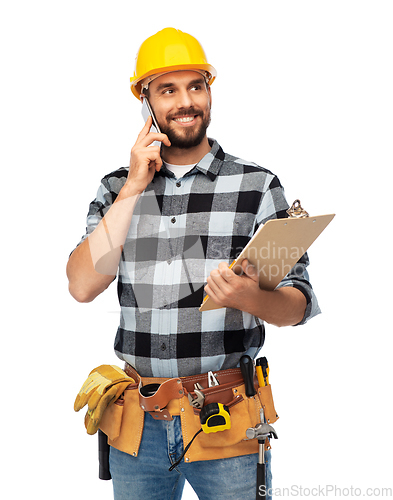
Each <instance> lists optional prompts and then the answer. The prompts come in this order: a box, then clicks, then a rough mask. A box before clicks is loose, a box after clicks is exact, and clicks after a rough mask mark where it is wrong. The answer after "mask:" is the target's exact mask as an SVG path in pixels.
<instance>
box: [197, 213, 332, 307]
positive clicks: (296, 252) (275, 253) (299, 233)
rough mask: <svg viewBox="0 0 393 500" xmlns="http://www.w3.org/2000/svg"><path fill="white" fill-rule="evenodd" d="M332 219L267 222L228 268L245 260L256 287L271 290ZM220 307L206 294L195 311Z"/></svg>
mask: <svg viewBox="0 0 393 500" xmlns="http://www.w3.org/2000/svg"><path fill="white" fill-rule="evenodd" d="M334 216H335V214H328V215H317V216H315V217H304V218H296V217H294V218H291V217H290V218H288V219H273V220H269V221H267V222H266V224H264V225H263V226H261V227H260V228H259V229H258V231H257V232H256V233H255V234H254V236H253V237H252V238H251V240H250V241H249V242H248V243H247V245H246V246H245V247H244V249H243V250H242V252H241V254H240V255H239V257H238V258H237V259H236V260H235V261H234V262H233V263H232V264H231V267H232V268H233V269H234V270H235V272H236V267H237V266H239V265H240V264H241V263H242V261H243V260H244V259H248V261H249V262H250V263H251V264H252V265H253V266H254V267H255V268H256V269H257V270H258V274H259V286H260V287H261V288H262V289H263V290H274V289H275V288H276V286H277V285H278V284H279V283H280V281H281V280H282V279H283V278H284V277H285V276H286V275H287V274H288V273H289V271H290V270H291V269H292V268H293V266H294V265H295V264H296V262H297V261H298V260H299V259H300V258H301V257H302V255H303V254H304V253H305V252H306V251H307V250H308V248H309V247H310V246H311V245H312V243H313V242H314V241H315V240H316V239H317V238H318V236H319V235H320V234H321V233H322V231H323V230H324V229H325V228H326V227H327V225H328V224H329V223H330V222H331V221H332V220H333V218H334ZM220 307H221V306H218V305H217V304H216V303H215V302H214V301H213V300H212V299H211V298H210V297H209V296H208V295H207V296H206V297H205V299H204V301H203V302H202V305H201V307H200V308H199V310H200V311H210V310H213V309H219V308H220Z"/></svg>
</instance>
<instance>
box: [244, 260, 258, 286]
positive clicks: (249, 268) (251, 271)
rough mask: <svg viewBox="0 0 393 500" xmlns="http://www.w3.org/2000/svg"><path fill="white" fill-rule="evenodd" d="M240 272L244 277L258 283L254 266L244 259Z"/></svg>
mask: <svg viewBox="0 0 393 500" xmlns="http://www.w3.org/2000/svg"><path fill="white" fill-rule="evenodd" d="M242 270H243V272H244V274H245V275H247V276H248V277H249V278H251V279H252V280H253V281H258V271H257V269H256V267H255V266H253V265H252V264H251V263H250V261H249V260H247V259H244V260H243V262H242Z"/></svg>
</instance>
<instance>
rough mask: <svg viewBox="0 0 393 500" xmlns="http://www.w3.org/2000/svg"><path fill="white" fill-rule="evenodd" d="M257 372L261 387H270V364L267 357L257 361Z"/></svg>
mask: <svg viewBox="0 0 393 500" xmlns="http://www.w3.org/2000/svg"><path fill="white" fill-rule="evenodd" d="M255 371H256V372H257V377H258V383H259V386H260V387H265V386H267V385H269V364H268V362H267V359H266V358H265V356H264V357H263V358H258V359H257V361H256V367H255Z"/></svg>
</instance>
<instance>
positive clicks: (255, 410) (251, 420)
mask: <svg viewBox="0 0 393 500" xmlns="http://www.w3.org/2000/svg"><path fill="white" fill-rule="evenodd" d="M124 371H125V372H126V374H127V375H129V376H130V377H132V378H133V379H134V380H135V381H136V382H135V383H134V384H130V385H129V386H128V387H127V389H126V390H125V391H124V397H123V398H121V399H119V400H117V401H116V402H115V403H114V404H112V405H111V406H109V407H108V408H107V410H106V411H105V413H104V415H103V418H102V421H101V425H100V428H101V429H102V431H103V432H104V433H105V434H106V435H107V436H108V442H109V444H110V445H111V446H113V447H114V448H117V449H119V450H121V451H123V452H125V453H128V454H130V455H133V456H137V455H138V451H139V445H140V441H141V438H142V433H143V425H144V417H145V412H146V413H149V414H150V415H151V416H152V417H153V418H154V419H156V420H172V419H173V416H174V415H180V418H181V425H182V434H183V443H184V447H186V446H187V444H188V443H189V442H190V441H191V439H192V437H193V436H194V435H195V433H196V432H197V431H198V430H199V429H200V428H201V425H200V419H199V413H200V409H198V408H195V407H193V406H192V405H190V403H189V398H188V395H189V394H191V397H192V398H193V397H195V392H194V391H195V385H196V384H200V386H201V387H203V388H205V387H206V389H202V390H201V392H202V393H203V395H204V398H205V399H204V405H207V404H209V403H215V402H219V403H222V404H225V405H226V406H228V408H229V409H230V414H231V424H232V425H231V429H227V430H224V431H222V432H217V433H215V434H214V436H212V435H211V434H204V433H201V434H200V435H199V436H198V438H197V439H196V440H195V442H194V443H193V445H192V446H191V447H190V449H189V450H188V451H187V453H186V454H185V457H184V460H185V462H188V463H189V462H192V461H197V460H214V459H220V458H229V457H234V456H240V455H247V454H250V453H257V452H258V441H257V440H256V439H251V440H248V439H247V437H246V430H247V428H249V427H255V425H256V424H257V423H259V422H260V421H261V420H260V419H261V410H263V414H264V418H265V420H266V422H267V423H273V422H275V421H276V420H277V419H278V415H277V414H276V410H275V408H274V403H273V398H272V392H271V386H270V385H268V386H264V387H258V381H257V379H256V377H255V379H254V385H255V389H256V391H257V393H256V395H255V396H253V397H247V396H246V394H245V386H244V381H243V377H242V374H241V370H240V368H234V369H229V370H221V371H217V372H214V375H215V377H216V378H217V380H218V382H219V385H216V386H214V387H208V385H209V383H208V379H209V376H208V374H207V373H205V374H202V375H192V376H189V377H177V378H170V379H168V378H155V377H141V376H140V375H139V374H138V373H137V372H136V370H135V369H134V368H133V367H132V366H130V365H128V364H126V365H125V368H124ZM269 446H270V445H269V444H267V448H269Z"/></svg>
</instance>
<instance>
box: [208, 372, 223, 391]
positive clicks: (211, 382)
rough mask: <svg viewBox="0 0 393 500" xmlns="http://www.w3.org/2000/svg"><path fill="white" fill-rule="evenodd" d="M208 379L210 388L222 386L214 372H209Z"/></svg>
mask: <svg viewBox="0 0 393 500" xmlns="http://www.w3.org/2000/svg"><path fill="white" fill-rule="evenodd" d="M207 379H208V382H209V387H215V386H216V385H220V382H219V381H218V380H217V378H216V377H215V376H214V374H213V372H211V371H210V372H207Z"/></svg>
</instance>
